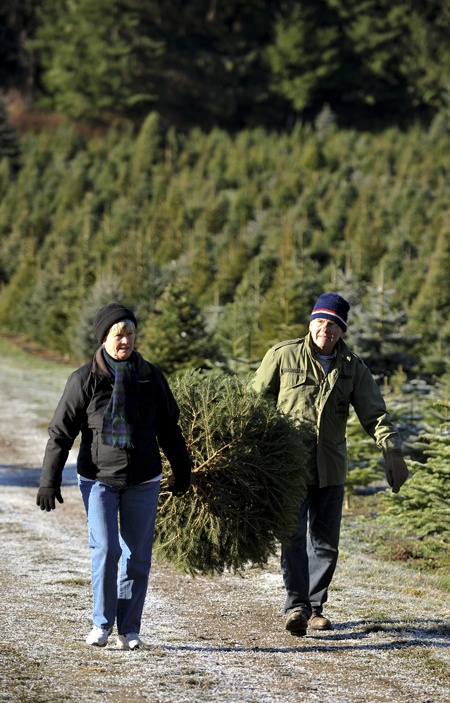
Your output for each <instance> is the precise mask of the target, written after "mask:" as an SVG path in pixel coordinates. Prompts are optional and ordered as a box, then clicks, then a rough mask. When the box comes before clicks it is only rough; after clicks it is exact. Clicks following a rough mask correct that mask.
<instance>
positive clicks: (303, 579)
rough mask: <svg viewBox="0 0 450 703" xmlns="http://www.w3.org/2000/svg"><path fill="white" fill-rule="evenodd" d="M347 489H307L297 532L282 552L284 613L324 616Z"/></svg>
mask: <svg viewBox="0 0 450 703" xmlns="http://www.w3.org/2000/svg"><path fill="white" fill-rule="evenodd" d="M343 498H344V486H343V485H342V486H326V487H325V488H319V487H318V486H308V494H307V498H306V499H305V501H304V502H303V504H302V506H301V508H300V514H299V521H298V527H297V532H296V533H295V534H294V535H293V536H292V538H291V539H290V541H289V543H288V544H287V545H286V546H285V547H284V548H283V549H282V552H281V570H282V574H283V580H284V585H285V588H286V603H285V612H286V614H289V613H290V612H292V611H293V610H303V611H304V612H305V614H306V615H307V616H308V617H309V616H310V615H311V611H312V610H316V611H317V612H319V613H320V612H322V607H323V604H324V603H326V601H327V597H328V587H329V585H330V583H331V579H332V578H333V575H334V572H335V569H336V564H337V560H338V554H339V549H338V547H339V535H340V527H341V519H342V502H343Z"/></svg>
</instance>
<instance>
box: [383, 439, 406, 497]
mask: <svg viewBox="0 0 450 703" xmlns="http://www.w3.org/2000/svg"><path fill="white" fill-rule="evenodd" d="M384 465H385V470H386V479H387V482H388V484H389V485H390V487H391V488H392V492H393V493H398V492H399V490H400V488H401V487H402V486H403V484H404V483H405V481H406V479H407V478H408V475H409V471H408V467H407V466H406V462H405V460H404V458H403V454H402V452H401V450H400V449H392V450H391V451H390V452H388V453H387V454H386V456H385V457H384Z"/></svg>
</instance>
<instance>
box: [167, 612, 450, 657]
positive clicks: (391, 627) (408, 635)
mask: <svg viewBox="0 0 450 703" xmlns="http://www.w3.org/2000/svg"><path fill="white" fill-rule="evenodd" d="M355 630H356V631H355ZM374 634H378V635H383V634H384V635H386V636H387V640H388V641H379V640H378V641H376V642H367V641H365V640H367V638H368V637H370V636H371V635H374ZM449 634H450V621H449V622H442V620H427V619H426V618H421V619H418V620H409V621H408V622H407V623H405V622H404V621H401V620H398V621H396V620H383V621H381V620H373V621H368V620H356V621H352V622H345V623H340V624H339V625H336V626H335V628H334V629H333V631H332V632H327V633H326V634H325V633H320V634H319V633H314V635H307V636H306V637H293V636H292V635H291V636H290V637H291V638H292V640H294V642H295V643H294V644H293V645H292V646H290V647H289V646H286V647H283V646H281V647H280V646H279V647H258V646H255V647H242V646H239V645H235V646H233V645H230V646H226V645H225V646H218V647H217V646H214V645H212V646H208V645H205V646H201V645H181V646H176V645H164V646H163V649H167V650H180V651H195V652H203V651H204V652H236V653H238V652H263V653H265V652H267V653H270V652H297V651H299V652H330V651H339V652H342V651H347V652H348V651H352V650H353V651H373V652H377V651H389V650H394V649H408V648H411V647H426V646H427V645H429V646H432V647H434V648H436V649H448V648H449V647H450V637H449ZM394 637H395V639H392V638H394Z"/></svg>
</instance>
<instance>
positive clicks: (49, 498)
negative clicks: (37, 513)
mask: <svg viewBox="0 0 450 703" xmlns="http://www.w3.org/2000/svg"><path fill="white" fill-rule="evenodd" d="M55 498H56V500H57V501H58V502H59V503H64V501H63V497H62V495H61V490H60V489H59V488H40V489H39V490H38V493H37V496H36V505H37V506H39V508H40V509H41V510H46V511H47V512H48V513H49V512H50V510H54V509H55V507H56V504H55Z"/></svg>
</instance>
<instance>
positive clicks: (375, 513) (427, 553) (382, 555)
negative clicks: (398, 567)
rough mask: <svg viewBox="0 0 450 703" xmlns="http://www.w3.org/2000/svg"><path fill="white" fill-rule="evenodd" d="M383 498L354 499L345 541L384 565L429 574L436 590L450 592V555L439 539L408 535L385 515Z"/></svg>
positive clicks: (347, 515)
mask: <svg viewBox="0 0 450 703" xmlns="http://www.w3.org/2000/svg"><path fill="white" fill-rule="evenodd" d="M379 498H380V494H379V493H377V494H375V495H373V496H352V507H351V509H348V510H344V516H343V522H342V533H343V540H344V541H345V542H346V543H347V544H349V543H356V544H358V545H359V546H360V548H361V549H362V551H363V552H364V553H365V554H370V555H373V556H375V557H376V558H377V559H380V560H382V561H387V562H392V563H395V562H396V563H401V564H402V565H404V566H406V567H407V568H409V569H411V570H412V571H414V572H416V573H417V572H420V573H426V574H427V576H428V577H429V578H430V579H431V581H432V583H433V585H434V586H435V588H438V589H440V590H442V591H444V592H449V591H450V554H449V552H448V549H447V548H446V545H445V544H444V543H443V542H442V540H441V539H440V538H439V535H435V536H430V537H427V538H422V537H420V536H418V535H415V534H412V533H408V532H406V531H405V530H404V528H403V527H402V525H401V523H400V522H399V521H398V520H394V518H392V517H389V516H387V515H385V514H383V512H382V510H383V508H382V506H380V500H379Z"/></svg>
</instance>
